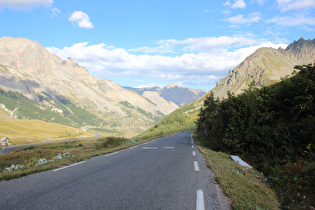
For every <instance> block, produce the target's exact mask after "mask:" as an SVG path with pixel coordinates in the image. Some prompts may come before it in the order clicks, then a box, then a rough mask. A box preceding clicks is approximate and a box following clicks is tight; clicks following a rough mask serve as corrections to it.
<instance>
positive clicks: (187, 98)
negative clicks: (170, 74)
mask: <svg viewBox="0 0 315 210" xmlns="http://www.w3.org/2000/svg"><path fill="white" fill-rule="evenodd" d="M124 88H126V89H130V90H133V91H135V92H137V93H139V94H140V95H142V96H144V97H145V98H147V99H149V100H151V99H150V96H151V95H152V94H148V93H147V92H155V93H157V94H158V95H159V96H160V97H162V98H164V99H165V100H166V101H172V102H174V103H175V104H176V105H177V106H179V107H181V106H184V105H185V104H188V103H190V102H192V101H194V100H196V99H198V98H200V97H201V96H203V95H205V94H206V93H207V92H206V91H204V90H196V89H191V88H183V87H180V86H178V85H176V84H170V85H166V86H165V87H164V88H163V89H162V88H160V87H147V88H131V87H124ZM154 95H156V94H154Z"/></svg>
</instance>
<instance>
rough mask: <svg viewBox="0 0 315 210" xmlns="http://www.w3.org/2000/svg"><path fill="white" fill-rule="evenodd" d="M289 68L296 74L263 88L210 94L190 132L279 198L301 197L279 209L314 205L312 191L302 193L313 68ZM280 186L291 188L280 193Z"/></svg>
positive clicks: (314, 93)
mask: <svg viewBox="0 0 315 210" xmlns="http://www.w3.org/2000/svg"><path fill="white" fill-rule="evenodd" d="M295 69H297V70H299V72H298V73H297V74H296V75H294V76H292V77H290V78H284V79H282V81H281V82H279V83H278V84H275V85H272V86H269V87H262V88H261V89H258V88H255V87H253V86H251V87H250V88H249V89H248V90H246V91H245V92H244V93H243V94H240V95H238V96H235V95H232V94H229V95H228V98H227V99H225V100H223V101H219V100H218V99H215V98H214V96H213V95H210V97H209V98H207V99H206V100H205V103H204V107H203V108H202V109H201V111H200V114H199V119H198V120H197V132H196V134H197V137H198V139H200V141H201V142H202V144H204V145H205V146H207V147H209V148H211V149H213V150H216V151H223V152H227V153H230V154H235V155H239V156H241V157H242V158H245V159H246V160H247V161H248V162H249V163H251V164H253V165H254V166H255V167H256V168H257V169H259V170H261V171H263V172H264V173H265V175H267V176H269V178H270V181H271V182H272V183H273V184H274V186H275V187H278V192H279V194H284V196H283V198H292V197H299V198H303V199H297V198H296V199H291V201H288V199H283V202H282V204H283V205H284V206H287V207H290V205H293V206H294V203H299V204H301V203H302V201H303V202H306V201H305V200H308V201H309V202H310V201H311V200H313V203H312V205H313V206H315V203H314V200H315V197H314V193H311V195H309V194H308V193H309V192H314V185H312V184H307V183H311V182H313V183H314V182H315V180H314V177H315V174H314V167H313V166H314V164H313V163H314V154H313V150H314V145H315V126H314V125H315V67H314V66H312V65H304V66H296V67H295ZM292 164H293V165H294V167H291V166H290V165H292ZM289 166H290V167H289ZM289 168H290V170H288V169H289ZM293 169H294V170H293ZM289 171H290V172H289ZM307 174H312V175H314V176H310V175H307ZM299 177H303V179H300V178H299ZM296 180H299V181H296ZM283 183H292V186H294V187H290V189H288V188H286V189H285V190H284V188H283V187H284V185H283ZM289 185H290V184H289ZM296 185H298V186H299V187H296ZM302 186H303V187H302ZM285 191H287V193H289V194H290V195H291V196H288V195H287V194H286V192H285ZM302 194H303V195H302ZM306 194H308V195H307V196H306ZM298 195H299V196H298ZM303 196H304V197H303ZM289 200H290V199H289Z"/></svg>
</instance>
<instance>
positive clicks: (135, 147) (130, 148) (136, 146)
mask: <svg viewBox="0 0 315 210" xmlns="http://www.w3.org/2000/svg"><path fill="white" fill-rule="evenodd" d="M136 147H137V146H133V147H129V148H128V149H133V148H136Z"/></svg>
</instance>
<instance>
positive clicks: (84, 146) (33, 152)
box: [0, 137, 139, 180]
mask: <svg viewBox="0 0 315 210" xmlns="http://www.w3.org/2000/svg"><path fill="white" fill-rule="evenodd" d="M138 143H139V142H137V141H129V140H127V139H123V138H113V137H99V138H95V139H89V140H80V141H67V142H62V143H60V142H58V143H50V144H45V145H37V146H30V147H23V148H18V149H13V150H11V152H10V153H9V154H5V155H0V180H10V179H14V178H18V177H21V176H26V175H29V174H33V173H38V172H41V171H46V170H51V169H54V168H58V167H60V166H62V165H68V164H72V163H76V162H79V161H82V160H86V159H89V158H91V157H94V156H98V155H103V154H107V153H112V152H115V151H118V150H121V149H124V148H128V147H130V146H133V145H135V144H138ZM67 152H68V153H71V154H72V155H74V157H72V158H67V159H61V160H57V161H55V162H53V163H48V164H46V165H43V166H37V165H36V160H38V159H41V158H46V159H47V160H49V159H52V158H53V157H55V156H56V155H58V154H64V153H67ZM12 164H14V165H18V164H21V165H24V167H23V168H22V169H21V170H14V171H11V172H9V171H7V170H6V169H5V168H6V167H10V166H11V165H12Z"/></svg>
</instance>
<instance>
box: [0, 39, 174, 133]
mask: <svg viewBox="0 0 315 210" xmlns="http://www.w3.org/2000/svg"><path fill="white" fill-rule="evenodd" d="M0 88H1V89H3V90H6V91H8V90H12V91H18V92H21V93H23V95H24V96H26V97H27V98H28V99H31V100H35V101H37V102H38V103H39V104H40V106H41V107H45V105H47V106H50V108H49V109H50V110H56V109H54V107H51V106H53V101H59V102H60V101H63V100H65V101H70V102H71V103H73V104H77V106H80V107H82V108H84V109H86V110H88V111H89V112H92V113H94V114H96V115H97V117H99V118H100V119H102V120H103V121H104V122H113V121H115V123H114V124H115V125H113V123H108V127H106V126H105V127H106V128H108V129H120V128H123V130H128V131H131V133H133V134H135V133H136V132H139V128H141V129H140V130H144V129H147V128H148V127H150V126H152V125H153V123H154V119H159V118H162V117H164V116H165V115H168V114H169V113H171V112H172V111H174V110H175V109H176V108H177V106H174V104H171V103H169V102H167V101H165V100H160V101H159V103H158V104H156V103H153V102H151V101H149V100H147V99H146V98H144V97H142V96H141V95H139V94H137V93H135V92H133V91H130V90H126V89H124V88H122V87H120V86H119V85H117V84H115V83H114V82H112V81H110V80H106V79H97V78H94V77H93V76H91V75H90V74H89V72H88V70H86V69H85V68H84V67H81V66H79V65H78V64H77V63H74V62H73V61H72V59H71V58H68V59H67V60H66V61H65V60H62V59H60V58H59V57H57V56H56V55H54V54H51V53H50V52H48V50H47V49H46V48H45V47H43V46H42V45H40V44H39V43H38V42H35V41H32V40H28V39H24V38H17V39H16V38H11V37H3V38H1V39H0ZM43 98H45V100H43ZM47 98H49V101H47V100H48V99H47ZM126 104H130V106H128V105H126ZM102 124H103V125H101V126H103V127H104V124H106V123H102ZM132 130H137V131H136V132H133V131H132Z"/></svg>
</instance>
